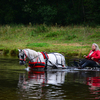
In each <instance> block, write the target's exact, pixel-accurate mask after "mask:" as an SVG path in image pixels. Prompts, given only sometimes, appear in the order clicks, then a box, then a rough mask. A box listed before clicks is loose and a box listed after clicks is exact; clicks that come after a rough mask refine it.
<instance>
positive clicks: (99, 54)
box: [94, 50, 100, 60]
mask: <svg viewBox="0 0 100 100" xmlns="http://www.w3.org/2000/svg"><path fill="white" fill-rule="evenodd" d="M94 59H96V60H97V59H100V51H99V50H98V51H97V56H95V57H94Z"/></svg>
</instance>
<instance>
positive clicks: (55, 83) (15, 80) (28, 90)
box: [0, 57, 100, 100]
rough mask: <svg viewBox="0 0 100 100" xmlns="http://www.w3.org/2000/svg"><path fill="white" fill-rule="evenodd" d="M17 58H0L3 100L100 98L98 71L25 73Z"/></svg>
mask: <svg viewBox="0 0 100 100" xmlns="http://www.w3.org/2000/svg"><path fill="white" fill-rule="evenodd" d="M23 68H24V66H20V65H19V63H18V59H17V58H14V57H13V58H11V57H1V58H0V100H91V99H92V100H95V99H100V72H99V71H67V70H65V71H64V70H63V71H60V70H59V71H47V72H44V71H30V72H26V71H24V70H23Z"/></svg>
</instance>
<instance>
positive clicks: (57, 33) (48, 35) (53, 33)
mask: <svg viewBox="0 0 100 100" xmlns="http://www.w3.org/2000/svg"><path fill="white" fill-rule="evenodd" d="M58 35H59V32H58V31H56V32H49V33H47V34H46V35H45V37H57V36H58Z"/></svg>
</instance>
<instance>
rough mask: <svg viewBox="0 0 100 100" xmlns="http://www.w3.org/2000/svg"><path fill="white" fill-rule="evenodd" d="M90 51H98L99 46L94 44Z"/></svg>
mask: <svg viewBox="0 0 100 100" xmlns="http://www.w3.org/2000/svg"><path fill="white" fill-rule="evenodd" d="M92 50H96V51H97V50H99V46H98V45H97V44H96V43H93V44H92Z"/></svg>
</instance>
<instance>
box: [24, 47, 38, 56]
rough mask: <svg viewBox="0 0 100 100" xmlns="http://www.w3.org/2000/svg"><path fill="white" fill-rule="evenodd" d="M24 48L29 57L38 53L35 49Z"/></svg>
mask: <svg viewBox="0 0 100 100" xmlns="http://www.w3.org/2000/svg"><path fill="white" fill-rule="evenodd" d="M24 50H27V51H28V54H29V56H30V57H31V56H33V57H36V56H38V53H37V52H36V51H34V50H31V49H24Z"/></svg>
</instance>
